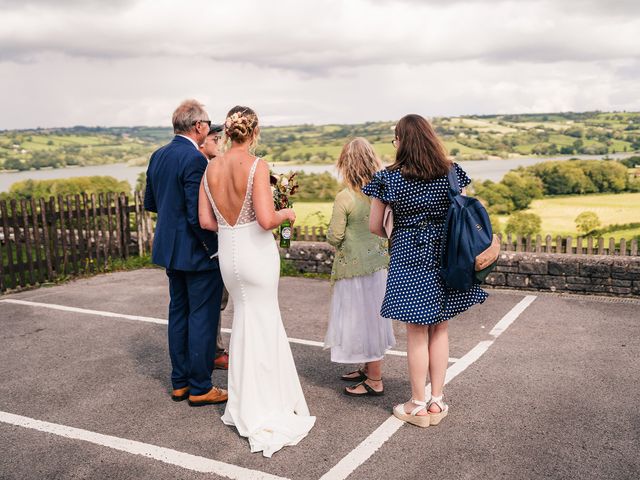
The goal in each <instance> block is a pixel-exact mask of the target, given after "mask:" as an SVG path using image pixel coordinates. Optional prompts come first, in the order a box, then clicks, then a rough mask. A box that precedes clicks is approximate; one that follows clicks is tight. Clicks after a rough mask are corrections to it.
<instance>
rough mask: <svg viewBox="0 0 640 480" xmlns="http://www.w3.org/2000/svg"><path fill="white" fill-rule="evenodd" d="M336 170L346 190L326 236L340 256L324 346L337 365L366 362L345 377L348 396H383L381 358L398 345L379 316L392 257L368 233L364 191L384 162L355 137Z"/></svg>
mask: <svg viewBox="0 0 640 480" xmlns="http://www.w3.org/2000/svg"><path fill="white" fill-rule="evenodd" d="M336 167H337V169H338V172H339V173H340V175H341V177H342V179H343V182H344V184H345V185H346V188H345V189H344V190H342V191H341V192H340V193H338V195H337V196H336V200H335V203H334V204H333V214H332V215H331V222H330V224H329V230H328V232H327V240H328V241H329V243H330V244H331V245H333V246H334V247H335V248H336V254H335V259H334V261H333V269H332V270H331V283H332V286H333V290H332V296H331V307H330V316H329V328H328V330H327V335H326V337H325V341H324V345H325V348H331V361H333V362H337V363H348V364H364V367H362V368H359V369H358V370H356V371H355V372H351V373H347V374H345V375H343V376H342V377H341V378H342V379H343V380H347V381H352V382H359V383H356V384H355V385H353V386H351V387H347V388H345V393H346V394H347V395H352V396H360V395H382V394H383V393H384V386H383V384H382V358H383V357H384V353H385V352H386V351H387V350H388V349H389V348H391V347H393V346H394V345H395V338H394V336H393V328H392V326H391V321H390V320H389V319H385V318H383V317H381V316H380V306H381V304H382V300H383V298H384V294H385V288H386V282H387V268H388V266H389V255H388V252H387V242H386V240H384V239H381V238H380V237H378V236H376V235H373V234H372V233H371V232H370V231H369V211H370V209H371V200H370V199H369V198H368V197H366V196H365V195H364V194H362V193H361V191H360V190H361V188H362V187H363V186H364V185H366V184H368V183H369V182H370V181H371V180H372V178H373V174H374V173H376V172H377V171H379V170H381V169H382V163H381V162H380V160H379V159H378V157H377V156H376V154H375V152H374V151H373V148H372V147H371V144H369V142H367V141H366V140H365V139H364V138H355V139H353V140H352V141H350V142H349V143H347V144H346V145H345V146H344V147H343V149H342V153H341V154H340V158H339V159H338V162H337V163H336Z"/></svg>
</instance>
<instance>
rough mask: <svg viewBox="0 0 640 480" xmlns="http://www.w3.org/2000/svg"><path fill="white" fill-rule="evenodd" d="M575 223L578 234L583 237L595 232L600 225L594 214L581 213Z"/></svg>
mask: <svg viewBox="0 0 640 480" xmlns="http://www.w3.org/2000/svg"><path fill="white" fill-rule="evenodd" d="M574 222H576V228H577V229H578V231H579V232H580V233H583V234H585V235H587V234H589V233H591V232H593V231H594V230H596V229H597V228H598V227H599V226H600V225H601V223H600V219H599V218H598V215H596V213H595V212H582V213H581V214H580V215H578V216H577V217H576V219H575V220H574Z"/></svg>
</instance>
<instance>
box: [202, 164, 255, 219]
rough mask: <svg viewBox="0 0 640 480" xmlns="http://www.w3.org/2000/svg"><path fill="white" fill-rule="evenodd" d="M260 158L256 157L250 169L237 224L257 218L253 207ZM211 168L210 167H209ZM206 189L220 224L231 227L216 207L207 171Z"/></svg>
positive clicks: (205, 174) (205, 175)
mask: <svg viewBox="0 0 640 480" xmlns="http://www.w3.org/2000/svg"><path fill="white" fill-rule="evenodd" d="M259 160H260V159H259V158H256V159H255V161H254V162H253V165H251V170H250V171H249V178H248V179H247V192H246V193H245V195H244V201H243V202H242V208H241V209H240V215H238V219H237V220H236V223H235V225H233V226H234V227H235V226H236V225H244V224H246V223H251V222H253V221H255V220H256V211H255V209H254V208H253V177H254V175H255V173H256V167H257V166H258V161H259ZM207 168H209V167H207ZM204 191H205V193H206V194H207V198H208V199H209V203H210V204H211V207H212V208H213V213H214V214H215V216H216V219H217V221H218V224H220V225H223V226H225V227H229V226H230V225H229V224H228V223H227V221H226V220H225V218H224V217H223V216H222V215H221V214H220V211H219V210H218V207H216V203H215V202H214V201H213V196H212V195H211V190H209V182H207V171H206V170H205V172H204Z"/></svg>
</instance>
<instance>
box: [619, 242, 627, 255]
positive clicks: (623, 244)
mask: <svg viewBox="0 0 640 480" xmlns="http://www.w3.org/2000/svg"><path fill="white" fill-rule="evenodd" d="M620 255H621V256H623V257H624V256H626V255H627V241H626V240H625V239H624V238H621V239H620Z"/></svg>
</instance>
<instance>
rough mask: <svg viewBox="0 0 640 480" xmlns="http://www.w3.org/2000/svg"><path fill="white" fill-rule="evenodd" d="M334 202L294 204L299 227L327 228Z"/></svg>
mask: <svg viewBox="0 0 640 480" xmlns="http://www.w3.org/2000/svg"><path fill="white" fill-rule="evenodd" d="M332 208H333V202H298V203H294V204H293V210H294V211H295V212H296V224H295V226H297V227H304V226H309V227H320V226H323V227H325V228H326V227H327V225H328V224H329V220H331V210H332Z"/></svg>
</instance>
